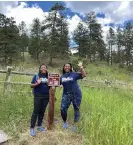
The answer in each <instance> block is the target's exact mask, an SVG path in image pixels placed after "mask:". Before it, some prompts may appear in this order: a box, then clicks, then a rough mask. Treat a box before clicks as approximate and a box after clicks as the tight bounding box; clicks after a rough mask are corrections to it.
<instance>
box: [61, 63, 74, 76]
mask: <svg viewBox="0 0 133 145" xmlns="http://www.w3.org/2000/svg"><path fill="white" fill-rule="evenodd" d="M66 64H69V65H70V72H72V71H73V69H72V68H73V67H72V64H71V63H66ZM66 64H64V65H63V69H62V74H65V73H66V72H65V70H64V67H65V65H66Z"/></svg>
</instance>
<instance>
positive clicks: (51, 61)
mask: <svg viewBox="0 0 133 145" xmlns="http://www.w3.org/2000/svg"><path fill="white" fill-rule="evenodd" d="M52 64H53V57H52V56H50V60H49V65H50V66H52Z"/></svg>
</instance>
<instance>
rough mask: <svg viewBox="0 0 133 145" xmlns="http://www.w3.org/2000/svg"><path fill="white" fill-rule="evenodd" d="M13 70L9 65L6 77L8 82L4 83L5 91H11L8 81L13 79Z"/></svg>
mask: <svg viewBox="0 0 133 145" xmlns="http://www.w3.org/2000/svg"><path fill="white" fill-rule="evenodd" d="M11 70H12V67H10V66H7V72H6V79H5V81H6V83H5V84H4V92H5V90H8V91H10V85H9V84H8V82H10V81H11Z"/></svg>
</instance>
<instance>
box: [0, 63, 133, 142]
mask: <svg viewBox="0 0 133 145" xmlns="http://www.w3.org/2000/svg"><path fill="white" fill-rule="evenodd" d="M26 67H27V68H28V65H25V68H26ZM16 70H17V68H16ZM28 70H30V72H33V71H34V72H35V73H36V72H37V71H38V67H37V65H36V66H35V67H34V68H33V69H32V67H29V68H28V69H27V71H28ZM53 70H55V69H54V68H50V71H53ZM87 72H88V78H89V79H90V80H94V79H96V80H104V79H109V80H118V81H124V82H131V81H132V80H133V78H132V74H131V73H129V72H128V71H127V70H126V69H118V68H117V67H116V66H112V67H108V66H106V65H104V64H89V65H88V68H87ZM31 78H32V77H31V76H30V77H29V76H19V75H12V77H11V81H15V82H27V83H30V81H31ZM4 79H5V75H4V74H3V75H1V76H0V80H4ZM80 84H81V89H82V92H83V97H82V104H81V108H80V110H81V119H80V121H79V123H78V124H77V125H78V133H79V134H81V135H83V136H84V138H85V140H84V144H85V145H132V144H133V132H132V130H133V127H132V119H133V92H132V91H128V90H127V89H125V90H124V89H123V90H122V89H120V90H116V89H113V88H108V87H105V86H104V88H101V89H99V88H89V87H88V88H87V87H83V86H82V84H83V83H82V82H80ZM90 85H92V86H98V84H97V85H96V84H91V83H90ZM2 87H3V84H0V93H1V95H0V129H2V130H4V131H5V132H7V133H8V134H10V135H12V136H13V137H15V138H17V137H18V135H19V134H20V133H21V132H25V131H27V129H29V126H30V118H31V113H32V111H33V96H32V94H31V93H8V94H4V95H3V89H2ZM11 89H12V90H13V91H18V92H19V91H23V90H24V91H25V92H30V91H31V88H30V86H22V85H11ZM61 94H62V89H61V88H58V89H57V90H56V97H57V102H56V104H55V105H56V110H55V116H56V117H59V118H60V119H61V117H60V102H61ZM68 120H69V121H70V122H72V121H73V108H72V106H71V107H70V108H69V110H68Z"/></svg>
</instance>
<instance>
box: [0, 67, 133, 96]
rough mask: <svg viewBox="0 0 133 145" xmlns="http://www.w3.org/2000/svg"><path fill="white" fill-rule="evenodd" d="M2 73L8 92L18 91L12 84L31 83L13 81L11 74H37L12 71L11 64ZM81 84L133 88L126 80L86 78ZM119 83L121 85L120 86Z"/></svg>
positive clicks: (3, 82) (92, 86) (2, 82)
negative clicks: (14, 89) (13, 88)
mask: <svg viewBox="0 0 133 145" xmlns="http://www.w3.org/2000/svg"><path fill="white" fill-rule="evenodd" d="M0 73H5V74H6V78H5V80H4V81H0V84H4V90H7V91H8V92H17V91H12V90H11V85H30V83H25V82H12V81H11V74H17V75H25V76H33V75H34V74H35V73H26V72H17V71H12V67H9V66H7V70H0ZM91 83H93V85H90V84H91ZM81 84H82V86H83V87H91V88H102V86H104V87H112V88H116V89H119V88H121V87H126V88H129V89H130V90H133V84H128V83H125V82H113V81H109V80H103V81H97V80H89V79H86V78H85V79H83V80H82V81H81ZM94 84H98V86H95V85H94ZM118 85H119V86H120V87H118ZM18 92H24V91H18ZM24 93H25V92H24Z"/></svg>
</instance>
